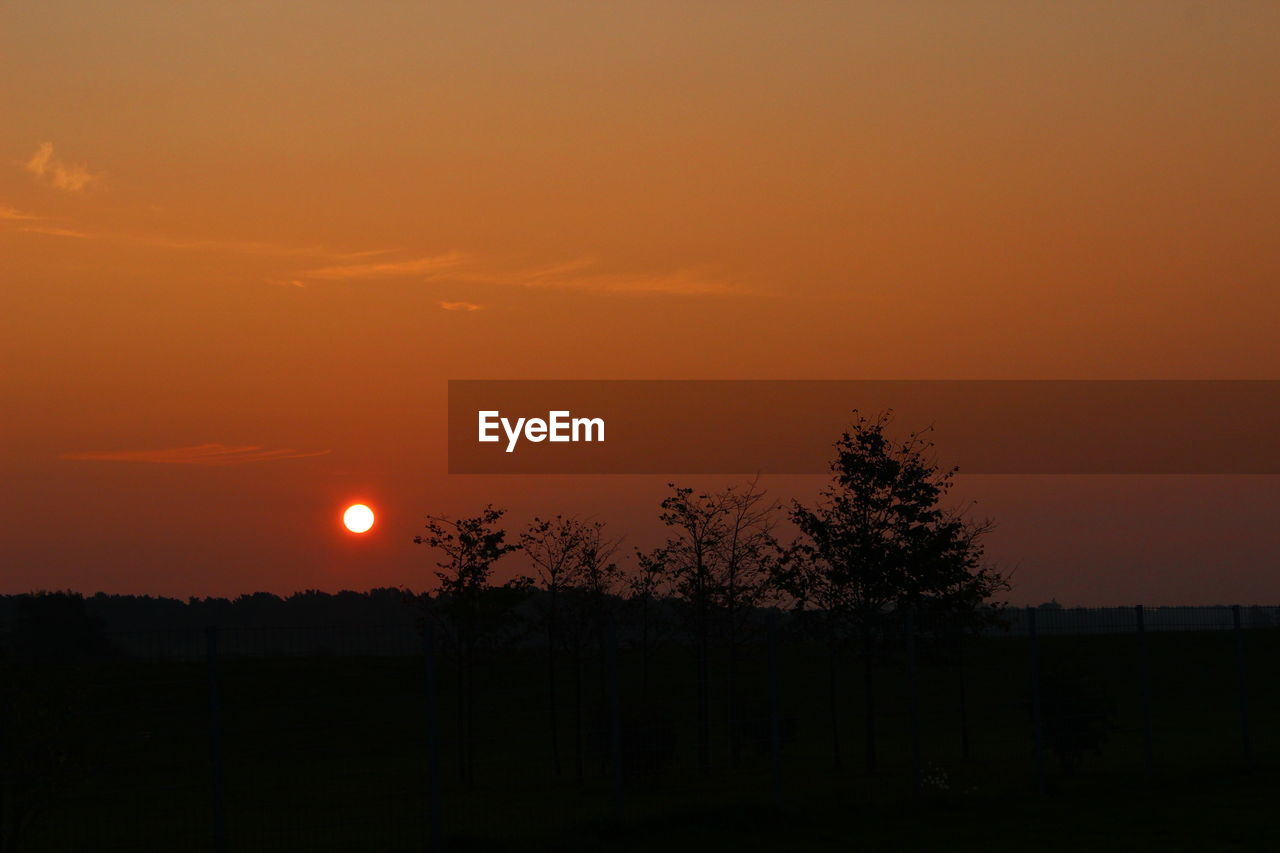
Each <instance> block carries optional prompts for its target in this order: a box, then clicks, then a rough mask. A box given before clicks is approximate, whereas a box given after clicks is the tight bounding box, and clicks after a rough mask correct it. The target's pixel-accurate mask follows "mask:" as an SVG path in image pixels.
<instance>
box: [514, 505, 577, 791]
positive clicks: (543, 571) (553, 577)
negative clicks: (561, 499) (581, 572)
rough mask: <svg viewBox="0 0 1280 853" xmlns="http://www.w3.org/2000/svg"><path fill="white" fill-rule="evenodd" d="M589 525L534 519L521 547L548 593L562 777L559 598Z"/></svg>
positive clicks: (551, 692)
mask: <svg viewBox="0 0 1280 853" xmlns="http://www.w3.org/2000/svg"><path fill="white" fill-rule="evenodd" d="M587 528H588V525H587V524H586V523H584V522H582V521H580V520H579V519H576V518H565V517H564V516H560V515H557V516H556V517H555V518H552V519H543V518H537V517H535V518H534V519H533V521H532V523H530V525H529V528H528V529H527V530H526V531H525V532H524V533H522V534H521V536H520V545H521V547H522V548H523V549H524V552H525V554H526V555H527V556H528V558H529V562H530V563H532V564H533V567H534V571H535V572H536V574H537V579H538V580H539V581H540V582H541V583H542V586H543V588H544V589H545V590H546V591H547V610H546V613H545V614H544V616H543V621H544V625H545V627H546V632H547V703H548V710H549V712H550V725H551V758H552V763H553V764H554V766H555V770H556V774H557V775H559V773H560V770H561V767H560V727H559V716H558V703H557V701H556V700H557V697H556V645H557V644H558V643H559V642H560V625H559V621H558V617H559V615H560V613H559V610H560V608H559V605H560V597H561V595H562V593H563V591H564V585H565V582H566V579H567V577H568V575H569V574H570V573H571V572H572V571H573V570H574V569H575V568H576V567H577V565H578V563H579V562H580V561H581V559H582V557H583V554H582V549H583V547H584V544H585V542H586V537H587V532H588V530H587Z"/></svg>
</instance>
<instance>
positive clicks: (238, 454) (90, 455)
mask: <svg viewBox="0 0 1280 853" xmlns="http://www.w3.org/2000/svg"><path fill="white" fill-rule="evenodd" d="M329 452H330V451H328V450H313V451H300V450H293V449H292V448H279V449H268V448H265V447H262V446H260V445H256V444H247V445H234V446H233V445H226V444H216V443H214V444H197V445H194V446H192V447H172V448H166V449H163V450H86V451H82V452H78V453H63V454H62V455H61V456H60V457H59V458H60V459H75V460H81V461H90V462H146V463H151V464H158V465H247V464H251V463H255V462H277V461H280V460H284V459H306V458H308V457H311V456H323V455H324V454H326V453H329Z"/></svg>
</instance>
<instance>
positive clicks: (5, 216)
mask: <svg viewBox="0 0 1280 853" xmlns="http://www.w3.org/2000/svg"><path fill="white" fill-rule="evenodd" d="M39 218H40V217H38V216H33V215H32V214H30V213H23V212H22V211H21V210H18V209H17V208H13V207H8V206H6V205H3V204H0V219H2V220H5V221H8V222H20V221H23V220H27V219H39Z"/></svg>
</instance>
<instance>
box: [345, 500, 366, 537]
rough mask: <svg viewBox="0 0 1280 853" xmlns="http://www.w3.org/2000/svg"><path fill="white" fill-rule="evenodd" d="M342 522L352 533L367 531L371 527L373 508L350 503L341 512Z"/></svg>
mask: <svg viewBox="0 0 1280 853" xmlns="http://www.w3.org/2000/svg"><path fill="white" fill-rule="evenodd" d="M342 523H343V524H344V525H345V526H346V528H347V529H348V530H350V531H351V532H352V533H367V532H369V528H371V527H373V510H371V509H369V508H368V507H367V506H365V505H364V504H352V505H351V506H349V507H347V508H346V510H345V511H344V512H343V513H342Z"/></svg>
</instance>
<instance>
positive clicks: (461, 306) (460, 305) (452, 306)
mask: <svg viewBox="0 0 1280 853" xmlns="http://www.w3.org/2000/svg"><path fill="white" fill-rule="evenodd" d="M440 307H441V308H443V309H444V310H446V311H483V310H484V306H483V305H477V304H476V303H474V302H445V301H444V300H441V301H440Z"/></svg>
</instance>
